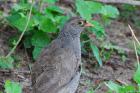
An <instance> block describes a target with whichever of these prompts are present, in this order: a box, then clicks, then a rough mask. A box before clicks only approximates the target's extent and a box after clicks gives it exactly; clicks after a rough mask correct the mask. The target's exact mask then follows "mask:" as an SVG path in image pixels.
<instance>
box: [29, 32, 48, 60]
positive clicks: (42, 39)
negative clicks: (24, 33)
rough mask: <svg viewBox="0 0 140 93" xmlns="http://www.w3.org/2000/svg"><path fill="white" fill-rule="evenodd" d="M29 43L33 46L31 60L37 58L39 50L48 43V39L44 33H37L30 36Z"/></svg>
mask: <svg viewBox="0 0 140 93" xmlns="http://www.w3.org/2000/svg"><path fill="white" fill-rule="evenodd" d="M31 43H32V45H33V46H34V50H33V58H34V59H36V58H37V57H38V56H39V54H40V52H41V49H42V48H44V47H45V46H47V45H48V44H49V43H50V38H49V37H48V35H46V33H44V32H41V31H38V32H36V33H34V35H33V36H32V40H31Z"/></svg>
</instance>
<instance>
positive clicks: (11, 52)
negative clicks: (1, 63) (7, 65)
mask: <svg viewBox="0 0 140 93" xmlns="http://www.w3.org/2000/svg"><path fill="white" fill-rule="evenodd" d="M33 5H34V0H32V5H31V8H30V12H29V16H28V19H27V23H26V25H25V28H24V30H23V32H22V33H21V35H20V37H19V39H18V41H17V42H16V45H15V46H14V47H13V48H12V50H11V51H10V52H9V53H8V55H7V56H6V57H9V56H11V54H13V52H14V51H15V49H16V47H17V46H18V44H19V43H20V41H21V39H22V37H23V35H24V33H25V32H26V30H27V27H28V25H29V22H30V19H31V13H32V8H33Z"/></svg>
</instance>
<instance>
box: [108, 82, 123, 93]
mask: <svg viewBox="0 0 140 93" xmlns="http://www.w3.org/2000/svg"><path fill="white" fill-rule="evenodd" d="M105 84H106V86H107V87H108V88H109V89H110V90H111V91H114V92H115V93H119V90H120V88H121V86H120V85H118V84H116V83H114V82H112V81H109V82H108V83H105Z"/></svg>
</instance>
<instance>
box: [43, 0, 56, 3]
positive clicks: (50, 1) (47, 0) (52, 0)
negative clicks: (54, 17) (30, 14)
mask: <svg viewBox="0 0 140 93" xmlns="http://www.w3.org/2000/svg"><path fill="white" fill-rule="evenodd" d="M43 1H44V2H47V3H51V4H54V3H55V2H56V1H58V0H43Z"/></svg>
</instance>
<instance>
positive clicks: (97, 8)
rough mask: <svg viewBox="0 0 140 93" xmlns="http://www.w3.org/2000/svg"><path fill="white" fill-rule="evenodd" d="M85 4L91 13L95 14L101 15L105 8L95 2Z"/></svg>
mask: <svg viewBox="0 0 140 93" xmlns="http://www.w3.org/2000/svg"><path fill="white" fill-rule="evenodd" d="M85 3H86V4H87V6H88V9H89V11H90V12H91V13H93V14H97V13H100V11H101V9H102V6H103V5H102V4H101V3H97V2H93V1H85ZM85 10H86V9H85Z"/></svg>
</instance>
